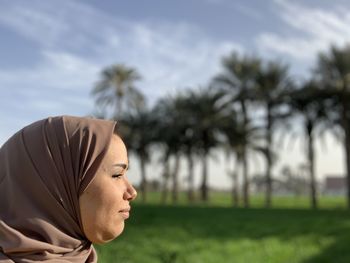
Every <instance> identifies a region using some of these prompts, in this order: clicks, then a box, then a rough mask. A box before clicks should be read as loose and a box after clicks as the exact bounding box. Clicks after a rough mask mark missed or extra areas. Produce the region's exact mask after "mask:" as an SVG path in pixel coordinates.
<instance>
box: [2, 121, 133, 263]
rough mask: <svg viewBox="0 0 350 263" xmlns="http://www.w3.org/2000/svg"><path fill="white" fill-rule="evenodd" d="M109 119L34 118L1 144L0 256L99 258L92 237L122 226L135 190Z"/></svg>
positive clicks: (112, 234)
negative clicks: (128, 177)
mask: <svg viewBox="0 0 350 263" xmlns="http://www.w3.org/2000/svg"><path fill="white" fill-rule="evenodd" d="M115 126H116V123H115V122H112V121H106V120H98V119H91V118H79V117H72V116H59V117H52V118H47V119H44V120H41V121H38V122H35V123H33V124H31V125H29V126H27V127H25V128H23V129H22V130H20V131H19V132H17V133H16V134H14V135H13V136H12V137H11V138H10V139H9V140H8V141H7V142H6V143H5V144H4V145H3V146H2V147H1V149H0V262H35V261H46V262H97V255H96V252H95V250H94V248H93V246H92V243H98V244H102V243H106V242H108V241H111V240H113V239H114V238H116V237H117V236H118V235H120V234H121V232H122V231H123V229H124V220H126V219H127V218H128V217H129V210H130V204H129V202H130V201H132V200H134V199H135V198H136V195H137V193H136V191H135V189H134V188H133V187H132V186H131V184H130V183H129V182H128V179H127V178H126V175H125V173H126V170H127V168H128V158H127V151H126V148H125V145H124V143H123V141H122V140H121V139H120V137H119V136H118V135H117V134H116V132H115Z"/></svg>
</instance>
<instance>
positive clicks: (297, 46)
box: [255, 0, 350, 63]
mask: <svg viewBox="0 0 350 263" xmlns="http://www.w3.org/2000/svg"><path fill="white" fill-rule="evenodd" d="M274 2H275V4H276V6H277V8H278V12H279V15H280V17H281V19H282V20H283V21H284V22H285V23H286V24H287V25H288V26H289V27H288V28H286V29H284V31H283V33H280V34H276V33H271V32H263V33H261V34H260V35H259V36H258V37H257V38H256V41H255V42H256V45H257V46H258V47H259V48H260V49H261V51H262V53H269V52H272V53H277V54H282V55H287V56H289V57H291V58H293V59H296V60H297V61H300V62H303V63H312V61H313V59H314V58H315V57H316V55H317V54H318V53H319V52H320V51H326V50H327V49H328V48H329V46H330V45H331V44H333V43H334V44H337V45H344V44H345V43H347V42H349V41H350V27H349V26H348V25H349V23H350V16H349V15H348V13H349V12H350V9H348V8H346V7H343V9H339V8H333V9H327V10H325V9H322V8H321V7H317V8H316V7H306V6H302V5H300V4H297V3H296V2H292V1H286V0H275V1H274Z"/></svg>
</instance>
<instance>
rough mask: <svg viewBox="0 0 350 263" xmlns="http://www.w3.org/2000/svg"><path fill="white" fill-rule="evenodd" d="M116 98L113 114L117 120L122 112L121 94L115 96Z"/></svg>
mask: <svg viewBox="0 0 350 263" xmlns="http://www.w3.org/2000/svg"><path fill="white" fill-rule="evenodd" d="M116 100H117V108H116V110H117V112H116V113H115V116H116V118H117V120H119V119H120V118H121V116H122V114H123V112H122V110H123V105H122V102H123V100H122V96H120V95H118V94H117V96H116Z"/></svg>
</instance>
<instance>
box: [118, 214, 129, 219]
mask: <svg viewBox="0 0 350 263" xmlns="http://www.w3.org/2000/svg"><path fill="white" fill-rule="evenodd" d="M119 213H120V214H121V215H122V217H123V218H124V219H128V218H129V212H119Z"/></svg>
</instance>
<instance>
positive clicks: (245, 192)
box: [242, 150, 249, 208]
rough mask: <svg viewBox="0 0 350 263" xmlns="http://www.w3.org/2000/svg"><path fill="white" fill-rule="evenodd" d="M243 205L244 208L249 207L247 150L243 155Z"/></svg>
mask: <svg viewBox="0 0 350 263" xmlns="http://www.w3.org/2000/svg"><path fill="white" fill-rule="evenodd" d="M242 164H243V205H244V207H246V208H248V207H249V179H248V165H247V156H246V150H244V153H243V160H242Z"/></svg>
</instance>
